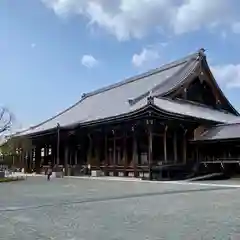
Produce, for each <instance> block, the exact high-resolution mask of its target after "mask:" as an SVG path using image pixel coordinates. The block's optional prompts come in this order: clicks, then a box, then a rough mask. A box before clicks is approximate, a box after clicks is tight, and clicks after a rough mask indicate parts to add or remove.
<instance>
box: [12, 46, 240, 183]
mask: <svg viewBox="0 0 240 240" xmlns="http://www.w3.org/2000/svg"><path fill="white" fill-rule="evenodd" d="M238 122H239V123H238ZM23 136H24V137H27V138H29V139H31V142H32V148H31V149H30V150H25V149H20V151H19V158H20V159H21V161H20V162H21V164H22V166H24V167H25V168H26V169H27V170H28V171H31V170H32V169H33V171H36V172H41V171H42V169H43V168H44V166H46V165H48V164H49V163H51V164H52V165H54V166H60V167H63V168H64V169H65V174H71V175H79V174H80V173H81V169H82V168H83V166H86V165H88V164H90V165H91V169H95V170H96V169H98V170H101V171H102V173H103V174H104V175H108V176H109V175H110V176H132V177H145V178H158V179H164V178H172V179H176V178H179V176H180V175H179V174H180V173H181V174H183V172H185V173H187V174H191V173H193V172H194V169H195V168H194V166H195V167H196V165H198V166H199V164H203V165H204V167H206V168H208V167H209V168H211V164H212V163H214V164H212V165H213V166H214V168H222V169H224V168H225V167H226V166H227V164H228V163H229V164H230V165H231V164H235V165H239V162H240V118H239V113H238V112H237V111H236V109H235V108H234V107H233V106H232V105H231V104H230V102H229V101H228V99H227V98H226V96H225V95H224V93H223V92H222V91H221V89H220V87H219V86H218V84H217V82H216V81H215V79H214V76H213V74H212V72H211V70H210V68H209V65H208V63H207V59H206V55H205V53H204V49H200V50H199V51H198V52H196V53H194V54H192V55H189V56H186V57H184V58H182V59H180V60H177V61H174V62H172V63H169V64H166V65H164V66H161V67H159V68H157V69H154V70H151V71H148V72H146V73H143V74H141V75H138V76H134V77H132V78H129V79H126V80H123V81H121V82H118V83H116V84H113V85H110V86H107V87H103V88H101V89H98V90H96V91H93V92H89V93H85V94H83V95H82V97H81V99H80V100H79V101H78V102H77V103H75V104H74V105H72V106H71V107H69V108H68V109H66V110H64V111H63V112H61V113H59V114H57V115H55V116H53V117H51V118H49V119H47V120H46V121H44V122H42V123H40V124H38V125H36V126H34V127H30V128H29V129H26V130H24V131H22V132H18V133H17V134H16V135H15V137H23ZM235 165H234V166H235ZM231 166H232V165H231ZM213 171H214V170H213Z"/></svg>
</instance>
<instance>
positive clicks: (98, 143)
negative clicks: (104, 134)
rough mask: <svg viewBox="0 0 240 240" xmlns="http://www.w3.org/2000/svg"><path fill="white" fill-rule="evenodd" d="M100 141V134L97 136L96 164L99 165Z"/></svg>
mask: <svg viewBox="0 0 240 240" xmlns="http://www.w3.org/2000/svg"><path fill="white" fill-rule="evenodd" d="M100 156H101V155H100V141H99V136H98V135H97V136H96V141H95V164H96V166H97V167H100Z"/></svg>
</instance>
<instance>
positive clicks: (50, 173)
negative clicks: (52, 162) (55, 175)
mask: <svg viewBox="0 0 240 240" xmlns="http://www.w3.org/2000/svg"><path fill="white" fill-rule="evenodd" d="M51 176H52V168H51V166H49V167H48V169H47V180H48V181H50V179H51Z"/></svg>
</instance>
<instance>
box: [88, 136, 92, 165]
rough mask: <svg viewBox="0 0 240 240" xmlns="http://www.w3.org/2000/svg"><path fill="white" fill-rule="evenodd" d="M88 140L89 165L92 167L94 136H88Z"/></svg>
mask: <svg viewBox="0 0 240 240" xmlns="http://www.w3.org/2000/svg"><path fill="white" fill-rule="evenodd" d="M88 139H89V144H88V154H87V155H88V156H87V164H90V165H92V150H93V149H92V148H93V143H92V136H91V135H90V134H88Z"/></svg>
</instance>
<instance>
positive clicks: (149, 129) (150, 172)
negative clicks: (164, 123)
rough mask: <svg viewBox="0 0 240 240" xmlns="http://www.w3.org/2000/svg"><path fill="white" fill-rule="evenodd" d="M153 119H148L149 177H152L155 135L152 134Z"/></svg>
mask: <svg viewBox="0 0 240 240" xmlns="http://www.w3.org/2000/svg"><path fill="white" fill-rule="evenodd" d="M152 125H153V120H152V119H150V120H147V127H148V168H149V179H150V180H151V179H152V160H153V159H152V158H153V135H152Z"/></svg>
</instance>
